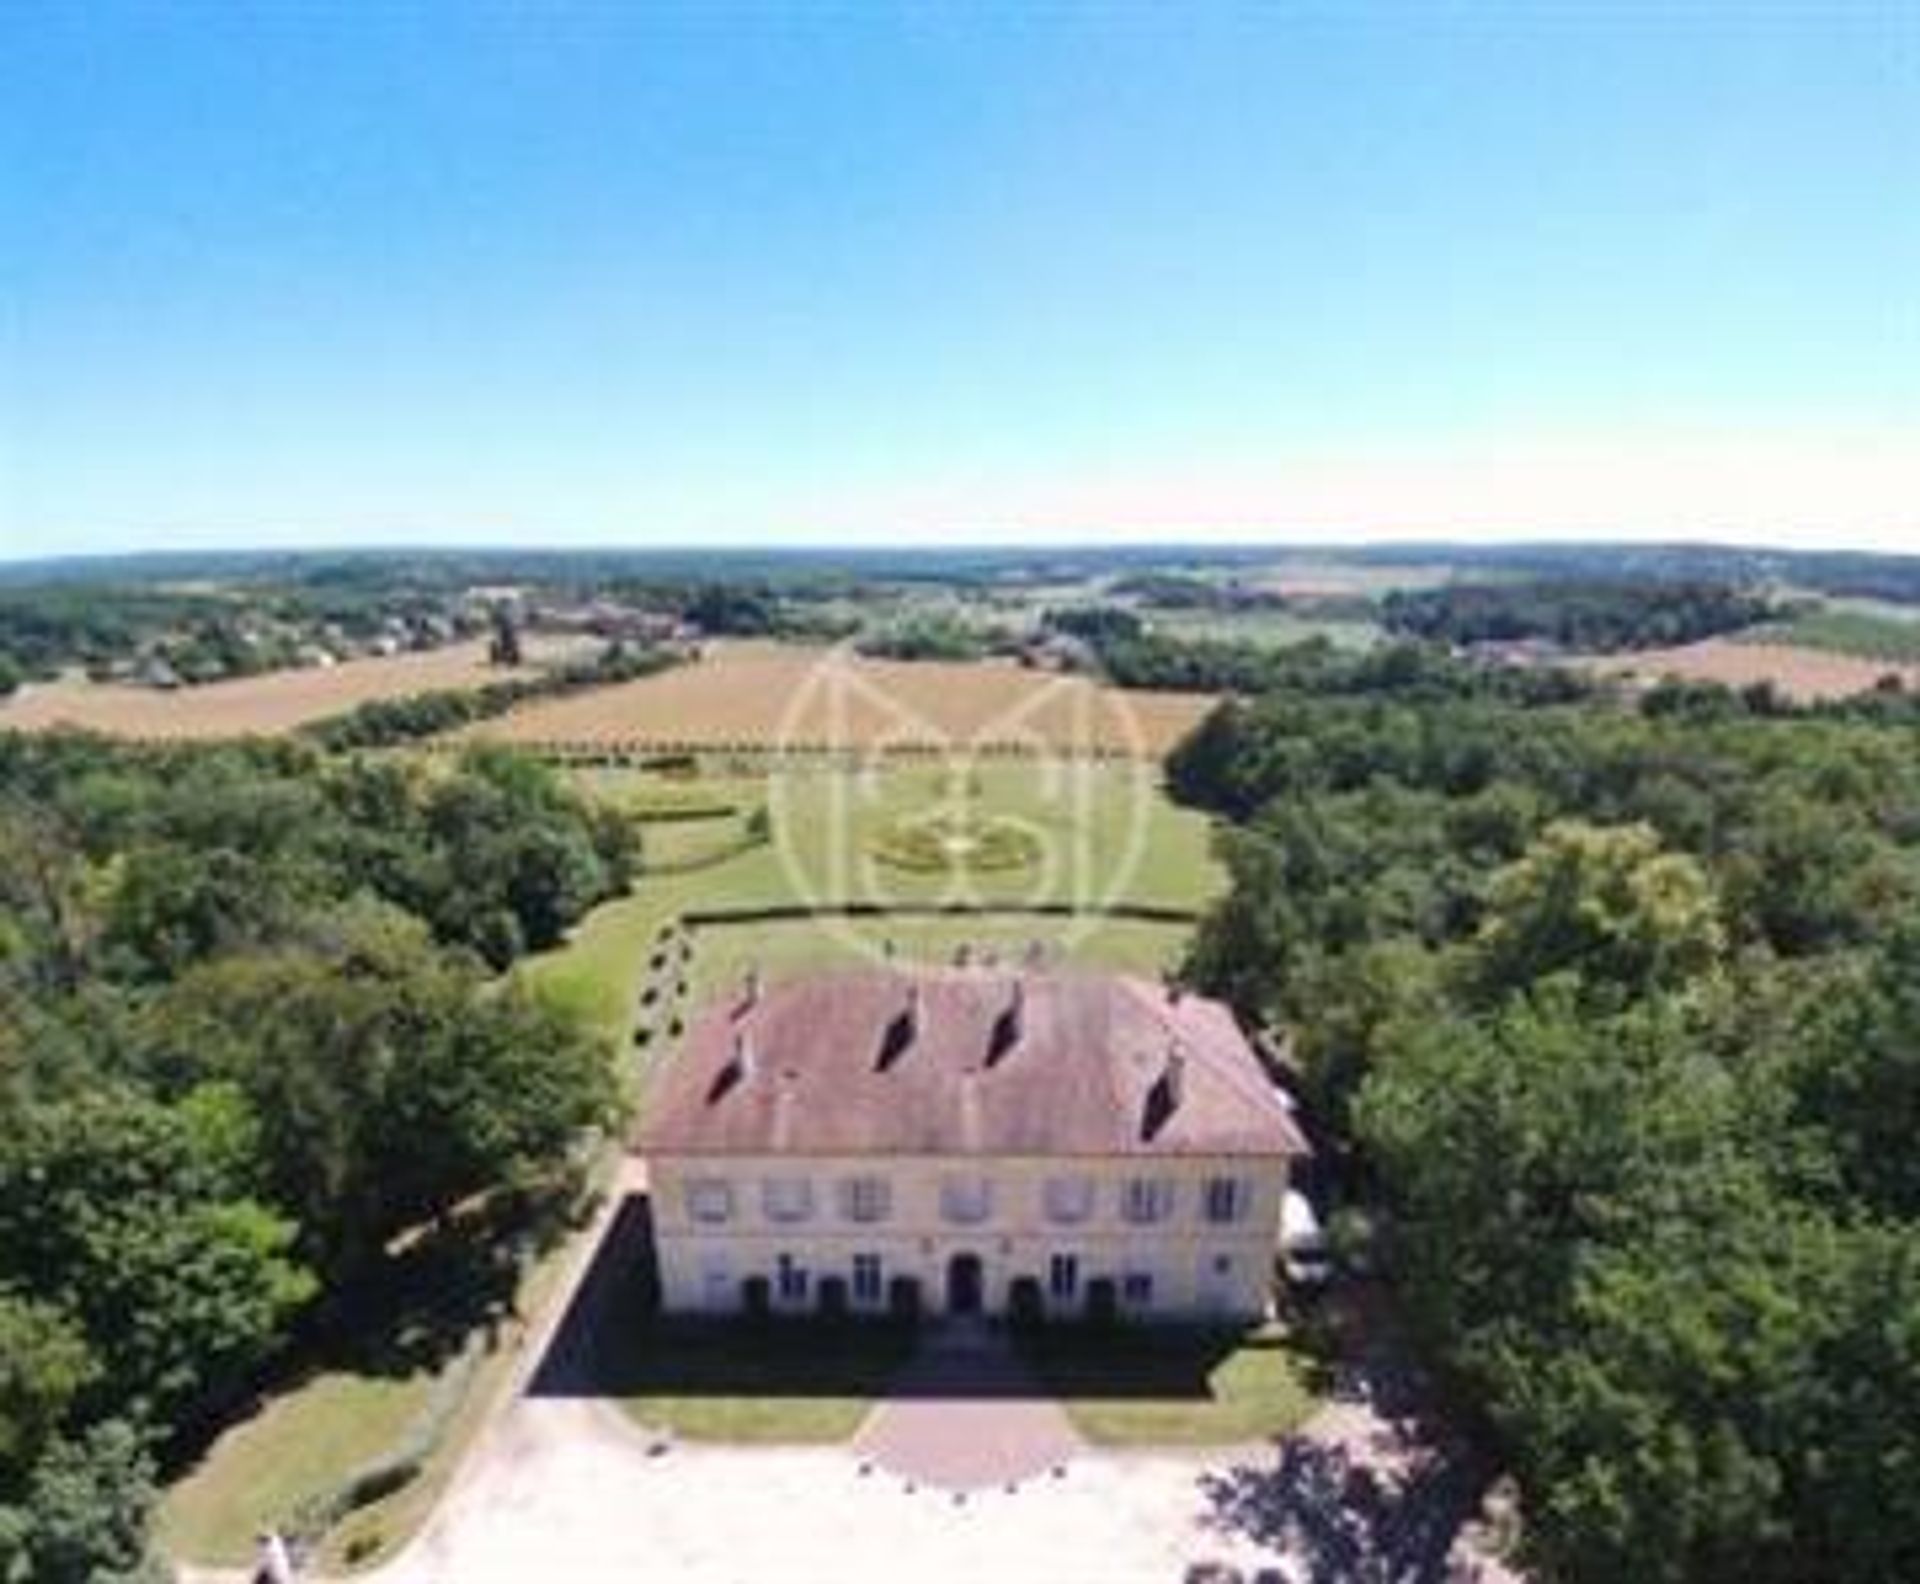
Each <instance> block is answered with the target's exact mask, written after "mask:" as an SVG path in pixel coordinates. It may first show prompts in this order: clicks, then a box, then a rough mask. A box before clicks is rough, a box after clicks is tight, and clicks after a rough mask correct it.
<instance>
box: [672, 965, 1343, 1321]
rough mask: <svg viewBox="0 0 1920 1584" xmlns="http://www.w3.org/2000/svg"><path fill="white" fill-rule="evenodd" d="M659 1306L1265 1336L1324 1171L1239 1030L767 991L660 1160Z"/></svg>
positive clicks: (1124, 1003) (920, 989)
mask: <svg viewBox="0 0 1920 1584" xmlns="http://www.w3.org/2000/svg"><path fill="white" fill-rule="evenodd" d="M640 1143H641V1148H642V1149H643V1151H644V1152H645V1154H646V1156H647V1160H648V1167H649V1178H650V1183H651V1193H652V1209H653V1224H654V1231H655V1237H656V1243H657V1248H658V1252H659V1261H660V1275H661V1294H662V1301H663V1303H664V1305H665V1306H666V1307H667V1308H668V1309H670V1310H675V1311H683V1312H705V1313H730V1312H734V1311H737V1310H740V1309H742V1308H755V1307H761V1306H765V1307H767V1308H770V1309H772V1310H775V1311H787V1312H806V1311H811V1310H815V1309H838V1308H846V1309H849V1310H851V1311H853V1312H856V1313H857V1312H861V1311H867V1312H877V1311H882V1310H885V1309H890V1308H903V1307H914V1308H926V1309H930V1310H934V1311H946V1312H970V1311H981V1312H985V1313H989V1314H997V1313H1002V1312H1005V1311H1007V1310H1009V1309H1014V1310H1019V1309H1021V1308H1023V1307H1025V1308H1026V1309H1028V1310H1029V1311H1032V1312H1036V1313H1045V1314H1048V1315H1057V1316H1069V1315H1083V1314H1088V1313H1099V1312H1102V1311H1107V1312H1111V1313H1114V1314H1116V1315H1117V1316H1119V1317H1123V1318H1124V1317H1132V1318H1138V1319H1143V1320H1176V1319H1178V1320H1188V1319H1211V1320H1234V1321H1238V1320H1249V1319H1253V1318H1256V1317H1258V1316H1260V1315H1261V1314H1263V1313H1264V1312H1265V1310H1266V1307H1267V1302H1268V1295H1269V1292H1270V1289H1271V1283H1272V1278H1273V1270H1274V1257H1275V1249H1276V1242H1277V1238H1278V1233H1279V1227H1280V1215H1281V1205H1282V1200H1283V1196H1284V1194H1285V1192H1286V1190H1287V1188H1288V1185H1289V1180H1290V1176H1291V1173H1292V1171H1293V1168H1294V1165H1295V1163H1296V1162H1297V1161H1299V1160H1300V1159H1302V1157H1304V1156H1305V1154H1306V1145H1305V1143H1304V1141H1303V1140H1302V1137H1301V1135H1300V1132H1299V1130H1298V1128H1297V1126H1296V1125H1295V1123H1294V1120H1293V1117H1292V1115H1291V1113H1290V1109H1289V1107H1288V1106H1287V1105H1286V1104H1285V1103H1284V1102H1283V1100H1282V1097H1281V1095H1280V1093H1279V1091H1278V1090H1277V1089H1276V1088H1275V1087H1274V1086H1273V1084H1272V1083H1271V1081H1270V1080H1269V1078H1268V1077H1267V1074H1266V1072H1265V1071H1264V1069H1263V1068H1262V1067H1261V1065H1260V1062H1259V1061H1258V1059H1257V1058H1256V1057H1255V1055H1254V1054H1253V1052H1252V1051H1251V1050H1250V1049H1249V1047H1248V1045H1247V1042H1246V1040H1245V1038H1244V1037H1243V1036H1242V1034H1241V1032H1240V1029H1239V1027H1238V1026H1237V1025H1236V1023H1235V1022H1234V1019H1233V1016H1232V1014H1231V1013H1230V1012H1228V1010H1227V1009H1226V1008H1225V1007H1224V1006H1222V1005H1221V1004H1220V1003H1218V1002H1216V1001H1212V1000H1208V999H1205V998H1203V997H1200V996H1194V995H1185V994H1181V993H1180V992H1178V991H1177V990H1172V989H1170V988H1168V987H1166V986H1162V985H1159V984H1156V983H1152V982H1150V981H1147V980H1143V979H1138V978H1131V977H1121V976H1112V975H1096V974H1080V973H1070V972H1056V973H1042V972H1033V971H1015V970H1012V969H1010V968H1009V969H1002V968H991V969H989V968H978V967H975V968H959V969H911V970H909V969H899V970H896V969H893V968H878V969H874V970H872V971H865V972H841V973H834V974H827V975H822V976H818V977H813V978H806V979H800V980H796V981H793V982H791V983H786V984H782V985H779V986H776V987H772V988H764V987H762V986H761V985H760V984H759V982H758V979H757V977H756V976H751V975H750V976H749V977H748V979H747V981H746V982H745V983H743V984H742V986H741V987H740V990H739V991H738V993H737V994H735V995H734V996H731V997H728V998H725V999H724V1000H723V1002H722V1003H721V1004H719V1005H716V1006H714V1007H712V1008H710V1009H709V1010H708V1011H707V1012H706V1013H705V1014H704V1015H703V1016H701V1017H700V1018H699V1019H698V1020H697V1021H696V1022H695V1023H694V1025H693V1026H692V1028H691V1029H690V1030H689V1032H688V1034H687V1037H686V1038H685V1040H684V1041H683V1042H682V1044H681V1046H680V1048H679V1049H678V1051H677V1052H676V1053H675V1054H674V1056H673V1057H672V1058H671V1059H670V1061H669V1063H668V1065H667V1067H666V1068H665V1069H664V1070H663V1071H662V1073H661V1075H660V1078H659V1080H658V1083H657V1085H656V1087H655V1089H654V1091H653V1094H652V1097H651V1099H650V1102H649V1105H648V1110H647V1119H646V1122H645V1124H644V1127H643V1130H642V1134H641V1140H640Z"/></svg>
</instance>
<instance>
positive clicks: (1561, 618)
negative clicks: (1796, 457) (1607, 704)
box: [1381, 580, 1772, 653]
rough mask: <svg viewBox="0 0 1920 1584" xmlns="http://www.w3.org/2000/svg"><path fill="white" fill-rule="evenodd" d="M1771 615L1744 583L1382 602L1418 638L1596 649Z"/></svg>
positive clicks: (1453, 594) (1394, 597) (1450, 591)
mask: <svg viewBox="0 0 1920 1584" xmlns="http://www.w3.org/2000/svg"><path fill="white" fill-rule="evenodd" d="M1770 614H1772V606H1771V605H1770V603H1769V602H1768V600H1767V599H1766V597H1765V596H1764V595H1761V594H1756V593H1752V592H1749V591H1747V590H1745V589H1739V588H1734V587H1731V586H1730V585H1727V584H1721V583H1696V582H1654V581H1648V580H1634V581H1622V582H1604V581H1598V580H1592V581H1578V582H1576V581H1549V582H1538V583H1447V584H1442V585H1441V586H1440V587H1438V588H1428V589H1415V590H1398V591H1395V592H1394V593H1391V594H1389V595H1388V596H1387V597H1386V599H1385V600H1384V601H1383V602H1382V605H1381V619H1382V620H1383V621H1384V622H1385V623H1386V625H1387V627H1388V628H1389V630H1391V631H1393V632H1398V633H1404V634H1406V635H1408V636H1410V637H1414V638H1429V639H1438V640H1442V641H1444V642H1447V643H1455V644H1471V643H1487V642H1512V641H1515V640H1518V639H1523V638H1543V639H1546V640H1548V641H1550V642H1552V643H1556V644H1559V645H1561V646H1562V647H1563V648H1567V649H1579V650H1584V651H1589V652H1599V653H1607V652H1611V651H1614V650H1619V649H1660V648H1664V647H1666V646H1667V645H1669V644H1681V643H1692V642H1693V641H1694V640H1695V639H1698V638H1711V637H1712V636H1713V635H1714V634H1716V633H1724V632H1734V631H1737V630H1738V629H1739V628H1742V627H1751V626H1752V625H1753V624H1754V623H1755V622H1759V621H1764V620H1766V618H1767V617H1768V616H1769V615H1770Z"/></svg>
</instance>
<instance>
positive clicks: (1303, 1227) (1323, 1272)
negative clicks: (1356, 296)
mask: <svg viewBox="0 0 1920 1584" xmlns="http://www.w3.org/2000/svg"><path fill="white" fill-rule="evenodd" d="M1280 1272H1281V1274H1282V1275H1283V1276H1285V1277H1286V1279H1287V1282H1288V1284H1289V1285H1290V1286H1294V1287H1320V1286H1324V1285H1325V1284H1326V1281H1327V1278H1328V1277H1329V1276H1331V1275H1332V1274H1333V1256H1332V1251H1331V1250H1330V1249H1329V1247H1328V1245H1327V1232H1326V1228H1325V1227H1323V1226H1322V1225H1321V1224H1320V1217H1319V1216H1318V1215H1317V1214H1315V1212H1314V1208H1313V1201H1312V1200H1310V1199H1308V1198H1307V1196H1306V1195H1305V1194H1303V1193H1302V1192H1300V1190H1299V1189H1297V1188H1289V1189H1288V1190H1287V1191H1286V1194H1285V1196H1284V1197H1283V1198H1282V1199H1281V1201H1280Z"/></svg>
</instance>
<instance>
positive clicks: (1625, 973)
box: [1473, 821, 1726, 995]
mask: <svg viewBox="0 0 1920 1584" xmlns="http://www.w3.org/2000/svg"><path fill="white" fill-rule="evenodd" d="M1725 945H1726V937H1725V931H1724V929H1723V927H1722V925H1721V923H1720V917H1719V909H1718V904H1717V902H1716V900H1715V897H1714V893H1713V886H1712V883H1711V881H1710V880H1709V879H1708V877H1707V874H1706V872H1705V870H1704V869H1702V868H1701V866H1700V865H1699V864H1698V863H1697V862H1696V861H1695V860H1693V859H1692V858H1690V857H1687V856H1686V855H1685V854H1681V853H1667V852H1662V851H1661V850H1660V840H1659V837H1658V836H1656V835H1655V834H1654V832H1653V830H1652V828H1651V827H1650V826H1645V825H1629V826H1620V827H1615V828H1611V829H1607V828H1601V827H1597V826H1592V825H1586V824H1581V823H1578V822H1575V821H1561V822H1559V823H1556V824H1553V825H1550V826H1548V827H1547V829H1546V831H1545V832H1543V833H1542V835H1541V836H1540V837H1539V838H1538V839H1537V840H1536V841H1535V842H1534V843H1533V845H1532V846H1530V847H1529V848H1528V849H1527V851H1526V853H1525V854H1524V855H1523V856H1522V857H1521V858H1520V859H1519V861H1518V862H1517V863H1514V864H1512V865H1511V866H1509V867H1508V868H1506V869H1504V870H1502V871H1501V872H1500V873H1499V874H1498V875H1496V876H1495V877H1494V880H1493V885H1492V889H1491V891H1490V894H1489V896H1488V901H1487V914H1486V918H1485V921H1484V922H1483V923H1482V925H1481V927H1480V933H1479V936H1478V938H1477V940H1476V941H1475V960H1474V965H1473V966H1474V972H1475V974H1476V976H1477V978H1478V980H1479V982H1480V984H1481V986H1482V987H1483V988H1484V989H1485V990H1486V991H1487V992H1488V993H1490V994H1493V995H1499V994H1503V993H1505V992H1507V991H1509V990H1512V989H1516V988H1524V987H1525V986H1526V985H1528V984H1530V983H1532V982H1533V981H1534V980H1536V979H1539V978H1541V977H1542V976H1543V975H1546V974H1549V973H1554V972H1559V971H1562V970H1569V969H1571V970H1575V971H1577V972H1578V973H1579V974H1581V975H1582V976H1583V977H1584V978H1585V979H1586V980H1587V981H1589V982H1591V983H1598V984H1601V985H1605V986H1608V987H1612V988H1614V989H1616V990H1620V991H1625V992H1627V993H1640V992H1644V991H1649V990H1658V989H1671V988H1675V987H1678V986H1682V985H1685V984H1687V983H1689V982H1690V981H1692V980H1693V979H1695V978H1696V977H1697V976H1699V975H1701V974H1703V973H1706V972H1709V971H1710V970H1711V969H1713V968H1714V966H1715V965H1716V964H1717V963H1718V962H1719V960H1720V958H1721V955H1722V953H1723V951H1724V949H1725Z"/></svg>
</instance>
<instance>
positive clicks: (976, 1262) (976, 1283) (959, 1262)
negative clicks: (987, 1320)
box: [947, 1254, 980, 1314]
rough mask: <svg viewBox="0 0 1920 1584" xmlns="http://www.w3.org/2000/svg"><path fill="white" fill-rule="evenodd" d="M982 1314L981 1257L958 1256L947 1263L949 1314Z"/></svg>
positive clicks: (971, 1255) (975, 1255) (973, 1255)
mask: <svg viewBox="0 0 1920 1584" xmlns="http://www.w3.org/2000/svg"><path fill="white" fill-rule="evenodd" d="M979 1312H980V1256H979V1255H978V1254H956V1255H954V1256H953V1258H952V1259H950V1260H948V1261H947V1313H949V1314H978V1313H979Z"/></svg>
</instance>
